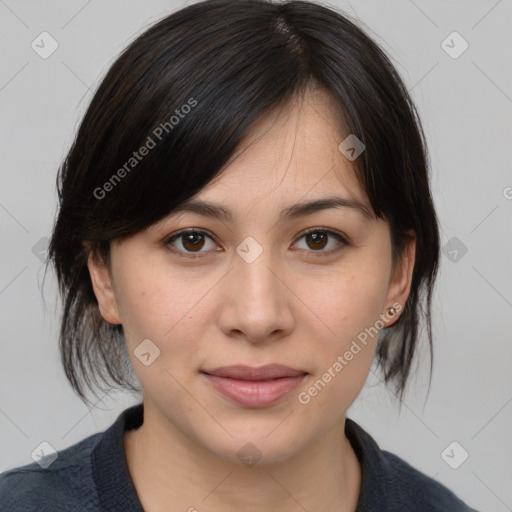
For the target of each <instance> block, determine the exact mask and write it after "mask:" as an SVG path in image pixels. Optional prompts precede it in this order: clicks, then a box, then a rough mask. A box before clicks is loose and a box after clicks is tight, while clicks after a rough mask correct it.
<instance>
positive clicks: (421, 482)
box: [381, 450, 477, 512]
mask: <svg viewBox="0 0 512 512" xmlns="http://www.w3.org/2000/svg"><path fill="white" fill-rule="evenodd" d="M381 455H382V462H383V465H384V467H386V469H387V474H386V480H387V483H388V485H389V492H390V494H391V498H392V501H393V504H394V506H395V507H400V506H402V507H411V506H414V507H415V508H414V510H418V511H420V510H421V511H422V512H423V511H424V512H444V511H446V510H450V512H477V511H475V509H472V508H471V507H469V506H468V505H466V503H464V502H463V501H462V500H461V499H459V498H458V497H457V496H456V495H455V494H454V493H453V492H452V491H451V490H450V489H448V488H447V487H446V486H444V485H443V484H441V483H440V482H438V481H437V480H435V479H433V478H431V477H429V476H427V475H425V474H424V473H422V472H421V471H419V470H418V469H416V468H414V467H413V466H411V465H410V464H409V463H407V462H406V461H405V460H403V459H401V458H400V457H398V456H397V455H395V454H393V453H390V452H387V451H385V450H382V451H381Z"/></svg>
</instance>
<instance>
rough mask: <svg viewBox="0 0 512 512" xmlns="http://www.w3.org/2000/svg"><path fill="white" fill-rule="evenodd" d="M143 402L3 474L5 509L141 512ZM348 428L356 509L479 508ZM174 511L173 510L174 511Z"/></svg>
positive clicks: (0, 490)
mask: <svg viewBox="0 0 512 512" xmlns="http://www.w3.org/2000/svg"><path fill="white" fill-rule="evenodd" d="M143 416H144V410H143V404H138V405H135V406H132V407H129V408H128V409H126V410H124V411H123V412H122V413H121V414H120V415H119V416H118V418H117V420H116V421H115V422H114V423H113V424H112V425H111V426H110V427H109V428H108V429H107V430H106V431H105V432H100V433H97V434H93V435H91V436H89V437H87V438H85V439H84V440H82V441H80V442H78V443H76V444H74V445H72V446H70V447H68V448H66V449H63V450H61V451H59V452H58V457H57V458H56V459H55V460H54V461H53V462H52V463H51V464H50V465H49V466H48V467H47V468H46V469H44V468H43V467H41V465H42V466H44V465H45V464H44V463H43V460H44V459H42V460H41V461H40V462H41V465H40V464H39V463H36V462H33V463H31V464H27V465H25V466H21V467H18V468H14V469H12V470H9V471H6V472H4V473H2V474H1V475H0V511H2V512H4V511H5V512H36V511H37V512H56V511H59V512H66V511H73V512H100V511H101V512H144V509H143V508H142V505H141V504H140V502H139V499H138V497H137V492H136V491H135V487H134V485H133V482H132V480H131V477H130V473H129V471H128V466H127V464H126V458H125V453H124V445H123V436H124V433H125V432H126V431H127V430H130V429H134V428H138V427H140V425H142V422H143ZM345 433H346V435H347V438H348V439H349V441H350V443H351V445H352V446H353V448H354V451H355V453H356V455H357V457H358V459H359V461H360V463H361V467H362V482H361V493H360V496H359V501H358V505H357V510H356V512H384V511H394V512H396V511H399V512H402V511H415V512H434V511H439V512H441V511H443V512H477V511H475V509H472V508H470V507H468V506H467V505H466V504H465V503H464V502H463V501H461V500H460V499H459V498H457V497H456V496H455V494H453V493H452V492H451V491H450V490H449V489H448V488H446V487H444V486H443V485H442V484H440V483H439V482H437V481H436V480H433V479H432V478H430V477H428V476H427V475H425V474H423V473H421V472H420V471H418V470H417V469H414V468H413V467H412V466H410V465H409V464H407V462H405V461H404V460H402V459H400V458H399V457H397V456H396V455H393V454H392V453H389V452H386V451H384V450H381V449H380V448H379V446H378V445H377V443H376V442H375V440H374V439H373V438H372V437H371V436H370V435H369V434H368V433H367V432H365V431H364V430H363V429H362V428H361V427H360V426H359V425H358V424H357V423H355V422H354V421H352V420H351V419H349V418H347V419H346V421H345ZM170 511H171V512H172V509H170Z"/></svg>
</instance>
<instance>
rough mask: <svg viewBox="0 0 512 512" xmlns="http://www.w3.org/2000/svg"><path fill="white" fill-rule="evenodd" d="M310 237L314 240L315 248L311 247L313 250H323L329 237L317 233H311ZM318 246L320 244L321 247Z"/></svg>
mask: <svg viewBox="0 0 512 512" xmlns="http://www.w3.org/2000/svg"><path fill="white" fill-rule="evenodd" d="M308 236H309V237H311V238H312V239H313V247H311V245H310V247H311V248H312V249H323V248H324V247H325V242H326V239H327V236H326V234H325V233H322V232H318V231H317V232H315V233H309V234H308ZM316 244H319V245H316Z"/></svg>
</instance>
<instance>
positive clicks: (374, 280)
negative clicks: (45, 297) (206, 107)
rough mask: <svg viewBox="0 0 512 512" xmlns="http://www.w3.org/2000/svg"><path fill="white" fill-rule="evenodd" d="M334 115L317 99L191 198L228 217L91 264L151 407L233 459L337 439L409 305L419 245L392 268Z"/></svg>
mask: <svg viewBox="0 0 512 512" xmlns="http://www.w3.org/2000/svg"><path fill="white" fill-rule="evenodd" d="M331 112H332V108H330V104H329V98H328V97H327V96H326V95H325V94H323V93H322V92H321V91H310V92H309V93H308V94H307V95H306V96H305V97H304V98H302V99H301V100H296V101H295V102H294V103H293V104H291V105H289V106H288V107H287V108H286V109H282V110H281V111H279V112H275V113H273V114H272V115H270V116H268V117H266V118H264V119H262V120H261V121H260V122H259V123H258V124H257V126H255V127H254V129H253V131H252V132H251V135H250V136H249V137H248V138H247V139H246V140H245V141H244V144H242V145H241V147H240V151H239V152H238V153H237V155H236V158H233V159H232V160H231V161H230V163H228V165H226V167H225V169H224V170H223V172H222V173H221V174H220V175H218V176H217V177H216V178H215V179H214V180H213V181H211V182H210V183H209V184H208V185H207V186H206V187H205V188H204V189H203V190H201V191H200V192H199V193H198V194H197V195H195V196H194V197H193V198H192V199H193V200H194V201H195V202H197V201H202V202H207V203H211V204H212V205H215V206H216V207H217V209H218V210H216V211H217V213H218V212H219V210H220V211H223V212H224V214H218V215H213V214H212V213H213V212H214V209H212V208H209V209H205V208H203V209H199V208H197V207H196V208H194V207H192V206H191V207H190V208H189V209H188V210H184V211H176V212H173V213H172V214H171V215H169V216H168V217H167V218H165V219H163V220H162V221H160V222H158V223H157V224H155V225H153V226H151V227H150V228H148V229H146V230H144V231H143V232H139V233H138V234H136V235H134V236H132V237H130V238H128V239H125V240H123V241H122V242H114V243H113V244H112V247H111V259H110V264H109V265H110V268H109V269H107V268H106V267H105V266H103V265H102V264H101V263H99V262H97V261H95V260H94V259H92V258H90V259H89V269H90V272H91V277H92V281H93V286H94V290H95V293H96V296H97V298H98V302H99V306H100V311H101V313H102V315H103V317H104V318H105V319H106V320H107V321H109V322H111V323H121V324H123V328H124V331H125V337H126V343H127V346H128V349H129V353H130V357H131V361H132V364H133V367H134V371H135V373H136V375H137V377H138V379H139V381H140V383H141V385H142V387H143V389H144V400H145V404H147V406H149V405H151V411H153V414H154V417H155V418H156V417H158V421H159V422H160V424H161V425H165V428H167V429H168V430H169V431H170V432H174V433H175V434H176V435H179V436H181V437H182V438H183V439H186V440H187V441H190V442H191V443H193V444H194V445H196V446H200V447H201V448H202V449H205V450H208V451H209V452H211V453H212V454H215V455H218V456H220V457H222V458H224V459H228V460H233V461H237V460H238V459H237V452H238V451H239V450H240V449H241V448H242V447H243V446H244V445H245V444H246V443H247V442H251V443H253V444H254V445H255V446H256V447H257V448H258V450H259V453H261V455H262V457H263V461H267V462H273V461H280V460H284V459H287V458H289V457H291V456H293V455H295V454H298V453H300V452H301V450H305V449H306V448H307V447H311V446H313V445H314V443H316V442H319V440H321V439H322V438H324V437H325V436H326V435H328V434H329V432H333V431H334V429H335V428H337V427H339V425H340V423H341V422H343V421H344V416H345V412H346V410H347V408H348V407H349V406H350V404H351V403H352V402H353V401H354V399H355V398H356V397H357V395H358V393H359V392H360V390H361V388H362V386H363V384H364V382H365V380H366V377H367V375H368V372H369V369H370V366H371V363H372V359H373V357H374V353H375V349H376V343H377V339H378V334H376V333H377V331H378V330H379V329H380V328H382V327H384V326H389V325H391V324H392V323H393V322H394V321H396V319H397V317H398V315H399V312H400V309H401V308H402V305H403V304H404V303H405V300H406V299H407V295H408V293H409V286H410V279H411V273H412V267H413V262H414V243H413V242H411V243H409V245H408V246H407V247H406V250H405V251H404V254H403V259H402V260H401V262H400V264H397V265H395V266H394V265H393V261H392V250H391V237H390V230H389V225H388V223H387V222H386V221H384V220H382V219H377V218H376V217H375V216H374V215H373V214H372V210H371V207H370V204H369V202H368V200H367V198H366V196H365V194H364V192H363V190H362V189H361V187H360V186H359V184H358V182H357V180H356V177H355V175H354V171H353V169H352V167H351V162H350V161H349V160H347V159H346V158H345V157H344V155H343V154H342V153H341V152H340V151H339V149H338V146H339V144H340V142H341V141H342V140H343V139H344V138H345V136H346V135H345V136H343V137H342V136H340V134H339V130H338V128H337V126H336V124H335V122H334V120H333V119H332V114H331ZM327 198H330V199H331V198H336V199H338V200H340V201H339V203H338V204H337V205H336V206H333V204H330V205H329V204H327V203H324V204H323V206H322V205H320V206H318V204H317V207H316V208H315V207H310V208H309V209H302V210H301V209H298V208H295V210H290V207H292V206H294V207H297V205H303V204H305V203H312V202H315V201H321V200H325V199H327ZM192 210H194V211H192ZM226 212H227V213H226ZM191 231H193V233H191ZM391 306H394V307H395V308H396V309H397V310H398V314H396V315H395V316H393V317H392V316H391V315H389V314H387V313H386V311H387V310H388V308H389V307H391ZM143 340H150V341H143ZM141 343H142V345H141ZM158 351H159V352H158ZM141 354H143V355H142V356H141ZM139 357H140V359H139ZM268 365H281V366H278V367H275V366H274V367H272V366H270V367H268ZM282 366H284V367H287V369H286V368H282ZM226 367H231V368H226ZM233 367H234V368H233ZM148 410H149V409H148Z"/></svg>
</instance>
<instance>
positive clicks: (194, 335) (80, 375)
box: [0, 0, 473, 512]
mask: <svg viewBox="0 0 512 512" xmlns="http://www.w3.org/2000/svg"><path fill="white" fill-rule="evenodd" d="M59 197H60V210H59V213H58V217H57V220H56V223H55V227H54V232H53V235H52V239H51V244H50V251H49V255H50V259H51V261H52V263H53V264H54V267H55V270H56V274H57V277H58V281H59V284H60V289H61V292H62V296H63V302H64V314H63V318H62V324H61V335H60V347H61V352H62V358H63V363H64V367H65V370H66V374H67V376H68V378H69V380H70V382H71V384H72V386H73V388H74V389H75V391H76V392H77V394H78V395H79V396H80V397H81V398H82V399H83V400H84V401H88V399H87V396H86V393H87V390H88V389H89V390H92V391H94V390H95V388H102V386H103V387H105V386H107V387H108V386H111V385H119V386H123V387H126V388H128V389H136V381H138V382H139V383H140V385H141V387H142V390H143V393H144V400H143V403H141V404H139V405H137V406H134V407H131V408H129V409H127V410H126V411H124V412H123V413H122V414H121V415H120V416H119V418H118V419H117V421H116V422H115V423H114V424H113V425H112V426H111V427H110V428H109V429H107V431H106V432H104V433H98V434H95V435H93V436H90V437H88V438H87V439H84V440H83V441H82V442H80V443H77V444H75V445H73V446H71V447H69V448H67V449H66V450H62V451H61V452H59V453H58V456H57V457H56V458H55V456H54V455H53V456H52V457H51V458H48V457H47V458H45V459H43V460H42V461H40V462H39V463H37V464H36V463H34V464H32V465H29V466H25V467H23V468H15V469H13V470H12V471H9V472H6V473H4V474H3V475H2V477H1V479H0V496H1V497H0V505H1V506H2V507H3V508H5V509H6V510H9V511H18V510H19V511H21V510H23V511H24V512H25V511H29V510H77V511H78V510H80V511H99V510H108V511H123V512H125V511H141V510H144V511H146V512H156V511H161V510H166V511H167V510H169V511H175V510H176V511H178V510H188V511H194V510H199V511H203V510H209V511H217V510H222V511H229V510H249V511H255V512H256V511H260V510H261V511H268V510H279V511H292V510H308V511H343V512H354V511H357V512H368V511H384V510H393V511H395V510H400V511H401V510H417V511H423V510H425V511H427V510H428V511H432V510H439V511H441V510H443V511H446V510H449V511H452V512H455V511H471V510H473V509H470V508H469V507H468V506H467V505H466V504H464V503H463V502H462V501H461V500H460V499H458V498H457V497H456V496H455V495H454V494H453V493H452V492H451V491H450V490H448V489H447V488H446V487H444V486H442V485H441V484H440V483H438V482H436V481H435V480H433V479H431V478H429V477H427V476H426V475H424V474H422V473H420V472H419V471H418V470H416V469H414V468H413V467H411V466H410V465H408V464H407V463H406V462H405V461H403V460H401V459H400V458H398V457H396V456H395V455H392V454H390V453H388V452H384V451H382V450H381V449H380V448H379V447H378V445H377V444H376V443H375V441H374V440H373V439H372V438H371V437H370V436H369V434H367V433H366V432H365V431H364V430H363V429H362V428H361V427H360V426H359V425H357V424H356V423H355V422H354V421H352V420H350V419H349V418H346V416H345V415H346V411H347V409H348V407H349V406H350V405H351V404H352V402H353V401H354V400H355V399H356V397H357V396H358V394H359V392H360V391H361V389H362V387H363V385H364V382H365V380H366V378H367V376H368V373H369V370H370V366H371V364H372V361H373V360H374V358H377V360H378V362H379V364H380V366H381V368H382V370H383V373H384V377H385V381H386V382H389V383H390V384H392V385H394V386H395V388H396V390H397V392H398V393H399V395H400V396H402V395H403V392H404V390H405V387H406V382H407V378H408V376H409V373H410V367H411V361H412V359H413V356H414V354H415V349H416V342H417V339H418V330H419V326H420V322H421V321H424V322H425V323H426V326H427V332H428V337H429V342H430V345H431V344H432V340H431V331H430V301H431V294H432V289H433V285H434V281H435V277H436V271H437V264H438V252H439V235H438V228H437V220H436V214H435V211H434V208H433V203H432V198H431V194H430V190H429V184H428V165H427V156H426V149H425V143H424V136H423V133H422V130H421V125H420V122H419V120H418V118H417V114H416V110H415V108H414V105H413V104H412V102H411V99H410V97H409V96H408V93H407V90H406V88H405V86H404V84H403V83H402V81H401V79H400V78H399V76H398V74H397V73H396V71H395V70H394V68H393V66H392V65H391V63H390V62H389V60H388V59H387V57H386V56H385V55H384V54H383V53H382V51H381V50H380V49H379V48H378V47H377V46H376V45H375V43H373V42H372V41H371V40H370V39H369V38H368V37H367V36H366V35H365V34H364V33H363V32H362V31H361V30H360V29H359V28H357V27H356V26H355V25H354V24H353V23H352V22H350V21H349V20H348V19H347V18H345V17H344V16H342V15H341V14H340V13H338V12H335V11H333V10H331V9H328V8H326V7H322V6H320V5H316V4H314V3H310V2H290V3H281V4H273V3H271V2H267V1H264V0H244V1H240V2H231V1H227V0H213V1H206V2H200V3H197V4H194V5H191V6H189V7H186V8H184V9H182V10H180V11H179V12H176V13H174V14H172V15H171V16H168V17H166V18H165V19H163V20H161V21H160V22H159V23H157V24H155V25H154V26H153V27H151V28H150V29H149V30H147V31H146V32H145V33H144V34H142V35H141V36H140V37H138V38H137V39H136V40H135V41H134V42H133V43H132V44H131V45H130V46H129V47H128V48H127V49H126V50H125V51H124V52H123V53H122V55H121V56H120V57H119V58H118V60H117V61H116V62H115V63H114V64H113V66H112V67H111V69H110V70H109V72H108V74H107V75H106V77H105V78H104V80H103V82H102V84H101V85H100V87H99V89H98V91H97V92H96V94H95V96H94V98H93V100H92V102H91V104H90V106H89V108H88V111H87V113H86V115H85V117H84V119H83V121H82V123H81V126H80V128H79V131H78V134H77V136H76V140H75V141H74V144H73V146H72V148H71V150H70V151H69V154H68V155H67V157H66V159H65V161H64V163H63V165H62V167H61V169H60V173H59Z"/></svg>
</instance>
